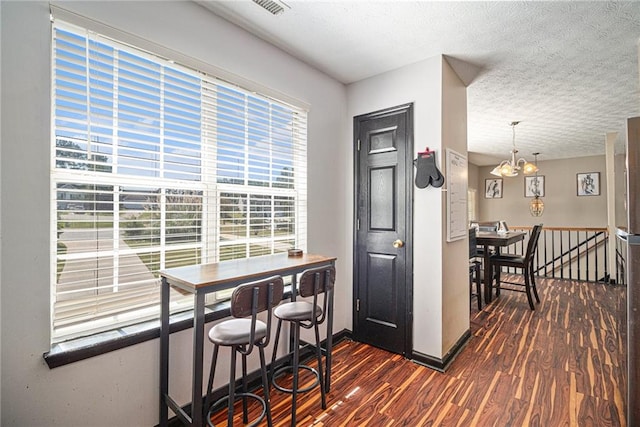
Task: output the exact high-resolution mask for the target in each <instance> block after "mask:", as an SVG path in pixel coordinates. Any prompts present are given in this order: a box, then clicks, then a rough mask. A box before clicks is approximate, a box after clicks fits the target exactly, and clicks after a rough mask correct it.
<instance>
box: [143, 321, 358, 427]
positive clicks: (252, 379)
mask: <svg viewBox="0 0 640 427" xmlns="http://www.w3.org/2000/svg"><path fill="white" fill-rule="evenodd" d="M351 337H352V333H351V331H349V330H347V329H343V330H342V331H340V332H338V333H335V334H333V344H334V345H335V344H337V343H339V342H340V341H343V340H346V339H351ZM325 345H326V340H324V341H322V342H321V343H320V346H321V347H323V348H324V346H325ZM314 354H315V353H314V350H313V347H312V346H311V345H304V346H303V347H301V348H300V360H301V361H302V360H305V359H307V358H309V357H311V356H313V355H314ZM267 359H269V358H267ZM290 360H291V355H285V356H283V357H281V358H279V359H276V361H275V368H276V369H277V368H279V367H280V366H285V365H288V364H290ZM270 369H271V363H269V364H268V365H267V370H270ZM204 374H205V375H206V377H205V378H204V380H205V382H206V380H207V378H208V375H209V373H208V372H205V373H204ZM247 379H248V384H247V387H248V389H249V390H255V389H257V388H259V387H262V375H261V373H260V371H259V370H258V371H254V372H252V373H250V374H249V375H248V378H247ZM241 381H242V379H241V378H240V379H238V380H236V389H239V388H240V387H242V382H241ZM228 392H229V386H228V385H225V386H223V387H221V388H219V389H216V390H214V391H213V392H212V393H211V402H215V401H217V400H218V399H220V398H222V397H224V396H226V395H227V394H228ZM204 401H205V396H202V403H203V405H204ZM182 409H183V410H184V411H185V413H186V414H188V415H189V416H191V404H188V405H185V406H183V407H182ZM183 425H184V424H182V421H180V419H179V418H178V417H173V418H170V419H169V423H168V426H169V427H181V426H183ZM156 427H158V425H156Z"/></svg>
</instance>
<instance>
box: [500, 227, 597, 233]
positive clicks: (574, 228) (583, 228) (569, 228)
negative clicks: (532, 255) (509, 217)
mask: <svg viewBox="0 0 640 427" xmlns="http://www.w3.org/2000/svg"><path fill="white" fill-rule="evenodd" d="M509 228H510V229H512V230H531V229H532V228H533V226H530V225H522V226H520V225H510V226H509ZM542 229H543V230H550V231H594V232H595V231H609V229H608V228H607V227H547V226H544V227H542Z"/></svg>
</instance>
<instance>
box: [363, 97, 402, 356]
mask: <svg viewBox="0 0 640 427" xmlns="http://www.w3.org/2000/svg"><path fill="white" fill-rule="evenodd" d="M402 110H405V111H406V112H407V113H408V114H407V147H406V153H407V158H405V170H406V176H405V183H404V185H405V192H406V193H405V194H406V200H407V202H408V204H409V206H407V208H406V210H405V218H404V220H405V228H406V238H405V274H404V281H405V282H404V283H405V295H406V304H405V322H406V325H405V337H404V354H403V356H404V357H408V358H410V357H411V354H412V353H413V181H414V172H413V168H414V166H413V158H412V157H413V153H414V142H413V133H414V129H413V102H410V103H407V104H402V105H398V106H395V107H390V108H385V109H383V110H378V111H374V112H371V113H367V114H361V115H359V116H354V118H353V264H352V268H353V288H352V293H351V295H352V310H351V313H352V325H353V336H354V337H356V336H357V324H358V312H357V310H356V300H357V291H358V282H359V279H360V278H359V265H358V191H359V188H360V173H359V172H360V170H359V166H360V161H359V158H360V157H359V156H360V155H359V150H358V134H359V133H360V127H359V120H362V119H365V118H367V119H374V118H377V117H383V116H385V115H388V114H390V113H395V112H398V111H402Z"/></svg>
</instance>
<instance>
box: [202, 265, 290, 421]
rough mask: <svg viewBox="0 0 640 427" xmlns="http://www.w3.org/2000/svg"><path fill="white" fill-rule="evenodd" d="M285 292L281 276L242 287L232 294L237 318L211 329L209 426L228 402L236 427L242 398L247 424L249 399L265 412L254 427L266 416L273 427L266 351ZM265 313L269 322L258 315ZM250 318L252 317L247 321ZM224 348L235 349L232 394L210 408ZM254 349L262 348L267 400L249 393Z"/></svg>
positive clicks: (208, 392)
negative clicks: (238, 377)
mask: <svg viewBox="0 0 640 427" xmlns="http://www.w3.org/2000/svg"><path fill="white" fill-rule="evenodd" d="M283 293H284V283H283V281H282V277H280V276H273V277H270V278H268V279H263V280H258V281H255V282H251V283H246V284H244V285H240V286H238V287H237V288H236V289H235V290H234V291H233V294H232V295H231V315H232V316H233V317H234V318H233V319H229V320H225V321H223V322H220V323H218V324H217V325H215V326H213V327H212V328H211V329H210V330H209V334H208V336H209V340H210V341H211V342H212V343H213V355H212V357H211V372H210V374H209V382H208V384H207V396H206V399H205V406H204V408H205V410H206V411H207V414H206V420H207V425H209V426H213V424H212V423H211V415H212V414H213V413H214V412H215V411H217V410H218V409H221V404H222V403H223V402H227V425H228V426H229V427H231V426H233V405H234V402H235V400H236V398H238V397H241V398H242V409H243V422H244V423H245V424H247V423H249V419H248V418H249V415H248V409H247V398H251V399H254V400H256V401H258V403H260V404H261V406H262V412H261V413H260V415H259V416H258V418H257V419H256V420H254V421H253V422H252V423H251V424H250V425H251V426H257V425H258V424H259V423H260V422H261V421H262V420H263V419H264V417H265V416H266V417H267V425H268V426H269V427H271V426H272V425H273V422H272V420H271V404H270V397H269V380H268V378H267V373H266V372H267V367H266V362H265V356H264V349H265V347H266V346H267V345H268V344H269V339H270V335H271V317H272V313H273V307H274V306H276V305H278V304H279V303H280V301H281V300H282V295H283ZM263 311H266V312H267V323H265V322H263V321H261V320H258V319H257V315H258V313H261V312H263ZM247 316H251V317H249V318H246V317H247ZM221 346H222V347H231V364H230V365H231V366H230V372H229V392H228V394H227V395H226V396H224V397H222V398H220V399H218V400H217V401H216V402H215V403H213V404H212V405H210V398H211V391H212V388H213V379H214V375H215V371H216V363H217V360H218V350H219V348H220V347H221ZM254 346H255V347H257V348H258V350H259V353H260V371H261V374H262V388H263V393H264V399H263V398H262V397H260V396H258V395H257V394H254V393H249V392H248V390H247V356H248V355H249V354H251V352H252V351H253V348H254ZM236 353H239V354H240V355H241V356H242V392H241V393H237V392H236V391H235V388H236V377H235V375H236Z"/></svg>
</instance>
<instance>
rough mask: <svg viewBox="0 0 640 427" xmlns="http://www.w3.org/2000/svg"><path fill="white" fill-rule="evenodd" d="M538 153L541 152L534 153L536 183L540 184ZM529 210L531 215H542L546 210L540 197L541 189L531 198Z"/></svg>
mask: <svg viewBox="0 0 640 427" xmlns="http://www.w3.org/2000/svg"><path fill="white" fill-rule="evenodd" d="M538 154H540V153H533V157H534V159H535V160H534V161H535V167H536V176H535V180H536V185H537V184H538ZM529 212H531V216H542V212H544V203H543V202H542V199H541V198H540V190H538V191H536V193H535V195H534V196H533V199H531V203H529Z"/></svg>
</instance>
